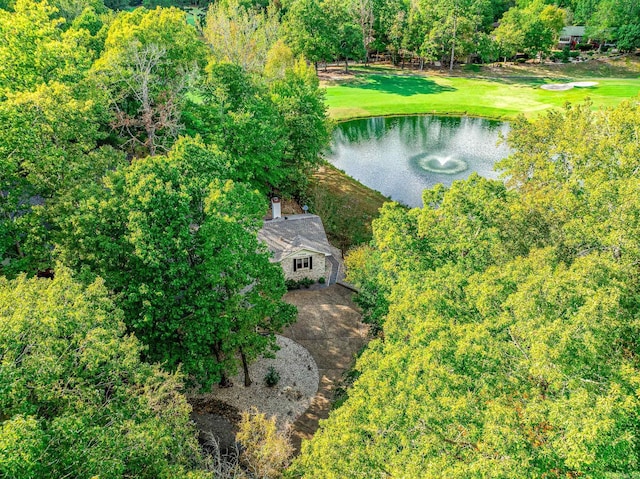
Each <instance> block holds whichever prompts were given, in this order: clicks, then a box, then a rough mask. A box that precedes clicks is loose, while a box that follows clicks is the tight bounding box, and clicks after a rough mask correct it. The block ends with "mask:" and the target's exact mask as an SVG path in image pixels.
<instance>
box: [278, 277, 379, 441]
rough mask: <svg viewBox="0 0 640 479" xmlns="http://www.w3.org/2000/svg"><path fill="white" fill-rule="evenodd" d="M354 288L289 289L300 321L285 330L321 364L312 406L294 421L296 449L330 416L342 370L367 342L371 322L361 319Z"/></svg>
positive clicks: (288, 298) (287, 297) (288, 296)
mask: <svg viewBox="0 0 640 479" xmlns="http://www.w3.org/2000/svg"><path fill="white" fill-rule="evenodd" d="M352 294H353V293H352V292H351V291H349V290H348V289H346V288H344V287H342V286H340V285H332V286H329V287H327V288H323V289H321V290H316V291H305V290H296V291H289V292H288V293H287V294H286V295H285V298H284V299H285V300H286V301H287V302H289V303H291V304H294V305H295V306H297V308H298V321H297V322H296V323H295V324H293V325H291V326H289V327H288V328H287V329H285V330H284V332H283V333H282V334H283V336H286V337H288V338H291V339H293V340H294V341H296V342H298V343H299V344H301V345H302V346H304V347H305V348H307V350H308V351H309V352H310V353H311V355H312V356H313V359H314V360H315V361H316V364H317V365H318V370H319V373H320V384H319V386H318V393H317V394H316V396H315V397H314V398H313V401H312V403H311V406H309V408H308V409H307V410H306V411H305V412H304V414H303V415H302V416H300V417H299V418H298V419H297V420H296V422H295V423H294V424H293V434H292V441H293V445H294V447H295V448H296V451H299V450H300V444H301V442H302V439H310V438H311V437H312V436H313V433H315V431H316V430H317V429H318V421H319V420H320V419H326V418H327V417H328V416H329V409H330V407H331V400H332V398H333V395H334V393H335V390H336V388H337V387H338V386H339V385H340V382H341V381H342V375H343V373H344V372H345V371H346V370H348V369H349V368H350V367H351V366H352V365H353V359H354V357H355V354H356V353H357V352H358V351H359V350H360V348H362V347H363V346H364V345H365V344H366V342H367V332H368V326H367V325H365V324H363V323H362V322H361V321H360V319H361V315H360V311H359V309H358V307H357V306H356V305H355V304H354V303H353V301H352V299H351V296H352Z"/></svg>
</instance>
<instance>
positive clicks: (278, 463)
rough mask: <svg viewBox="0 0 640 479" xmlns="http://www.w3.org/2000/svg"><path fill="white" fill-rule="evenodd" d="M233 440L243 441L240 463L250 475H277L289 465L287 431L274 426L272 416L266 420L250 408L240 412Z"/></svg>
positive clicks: (290, 453)
mask: <svg viewBox="0 0 640 479" xmlns="http://www.w3.org/2000/svg"><path fill="white" fill-rule="evenodd" d="M239 429H240V430H239V432H238V434H237V435H236V440H237V441H238V442H239V443H240V444H242V447H243V451H242V454H241V456H240V460H241V462H242V464H243V465H244V466H245V467H246V468H247V469H248V471H249V472H250V473H251V476H252V477H260V478H264V479H271V478H278V477H281V476H282V471H284V469H285V468H286V467H287V466H288V465H289V460H290V459H291V455H292V454H293V446H292V445H291V441H289V437H288V435H287V434H286V433H282V432H279V431H278V430H277V428H276V421H275V418H271V419H267V418H266V417H265V415H264V414H262V413H259V412H258V410H257V409H255V408H253V409H252V410H251V411H250V412H243V413H242V419H241V420H240V425H239Z"/></svg>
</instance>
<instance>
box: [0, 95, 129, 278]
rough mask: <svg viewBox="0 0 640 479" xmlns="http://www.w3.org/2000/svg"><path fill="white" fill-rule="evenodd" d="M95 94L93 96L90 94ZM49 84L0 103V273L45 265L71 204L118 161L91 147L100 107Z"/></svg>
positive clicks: (100, 118) (98, 137)
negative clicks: (1, 133) (0, 129)
mask: <svg viewBox="0 0 640 479" xmlns="http://www.w3.org/2000/svg"><path fill="white" fill-rule="evenodd" d="M94 92H95V91H94ZM95 93H96V95H95V96H93V98H92V99H78V98H74V92H73V91H72V90H71V88H69V87H68V86H65V85H61V84H59V83H52V84H51V85H49V86H45V85H42V86H40V87H38V88H37V89H36V90H35V91H33V92H23V93H15V94H9V97H8V99H7V100H5V101H3V102H0V127H1V128H2V130H3V132H4V134H3V135H2V137H1V138H0V191H1V192H3V193H2V194H1V195H0V258H2V264H1V265H0V272H2V274H5V275H9V276H12V275H14V274H16V273H18V272H21V271H26V272H29V273H30V274H34V273H35V272H36V271H37V270H38V269H46V268H49V267H51V266H52V261H51V247H52V244H53V242H55V239H56V238H57V237H58V236H59V235H60V234H64V233H61V229H60V220H61V219H62V218H63V217H64V216H65V215H66V214H68V213H69V211H70V210H73V209H74V204H73V203H74V201H75V200H76V199H77V198H79V197H82V196H83V195H84V194H85V189H86V188H88V187H90V186H91V185H93V184H94V183H95V182H97V181H99V180H100V178H102V176H103V175H104V174H105V172H106V171H108V170H110V169H113V168H115V167H116V166H117V165H119V164H121V163H122V161H123V160H124V158H123V157H122V155H120V154H119V153H117V152H116V151H114V150H113V149H112V148H110V147H107V146H103V147H98V142H99V141H101V140H102V139H103V138H104V133H103V132H101V131H100V130H101V128H100V125H101V123H102V122H103V121H105V105H104V103H103V102H102V100H101V98H100V96H99V94H97V92H95Z"/></svg>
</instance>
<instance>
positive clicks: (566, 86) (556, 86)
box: [540, 81, 598, 91]
mask: <svg viewBox="0 0 640 479" xmlns="http://www.w3.org/2000/svg"><path fill="white" fill-rule="evenodd" d="M597 84H598V82H596V81H574V82H571V83H549V84H547V85H540V88H542V89H543V90H551V91H566V90H571V89H572V88H573V87H576V88H589V87H594V86H596V85H597Z"/></svg>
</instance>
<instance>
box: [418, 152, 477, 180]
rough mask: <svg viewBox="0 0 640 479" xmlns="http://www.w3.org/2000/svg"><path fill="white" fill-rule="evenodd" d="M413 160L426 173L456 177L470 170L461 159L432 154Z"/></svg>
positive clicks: (421, 155)
mask: <svg viewBox="0 0 640 479" xmlns="http://www.w3.org/2000/svg"><path fill="white" fill-rule="evenodd" d="M412 160H413V161H414V162H415V163H417V165H418V166H419V167H420V168H422V169H423V170H425V171H429V172H431V173H441V174H445V175H455V174H457V173H462V172H463V171H466V170H467V169H468V168H469V165H467V162H466V161H464V160H461V159H459V158H452V157H450V156H442V155H434V154H432V153H428V152H427V153H420V154H419V155H415V156H414V157H413V158H412Z"/></svg>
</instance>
